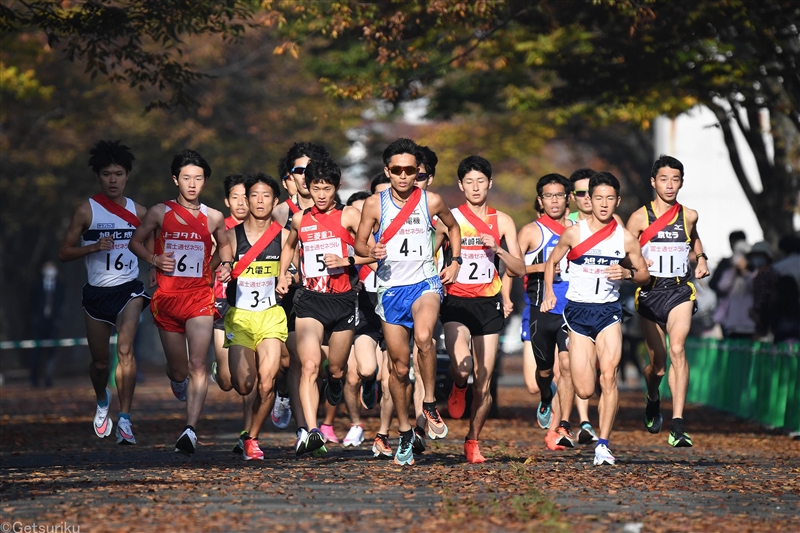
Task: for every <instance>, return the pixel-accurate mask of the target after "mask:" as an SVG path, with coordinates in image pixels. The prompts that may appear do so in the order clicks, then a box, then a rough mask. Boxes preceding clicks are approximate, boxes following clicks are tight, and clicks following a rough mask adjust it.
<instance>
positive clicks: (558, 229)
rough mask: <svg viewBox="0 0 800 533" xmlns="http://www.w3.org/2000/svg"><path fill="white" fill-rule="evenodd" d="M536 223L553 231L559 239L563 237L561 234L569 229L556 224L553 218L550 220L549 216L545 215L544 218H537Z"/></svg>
mask: <svg viewBox="0 0 800 533" xmlns="http://www.w3.org/2000/svg"><path fill="white" fill-rule="evenodd" d="M536 222H538V223H539V224H541V225H542V226H544V227H545V228H547V229H549V230H550V231H552V232H553V233H555V234H556V235H558V236H559V237H561V234H562V233H564V230H565V229H567V228H565V227H564V226H562V225H561V224H560V223H559V222H556V221H555V220H553V219H552V218H550V217H549V216H547V215H544V216H541V217H539V218H537V219H536Z"/></svg>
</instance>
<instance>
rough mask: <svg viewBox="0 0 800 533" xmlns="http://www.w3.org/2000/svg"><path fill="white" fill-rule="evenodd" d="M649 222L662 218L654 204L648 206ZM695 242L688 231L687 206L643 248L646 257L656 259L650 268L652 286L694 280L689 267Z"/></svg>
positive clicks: (674, 284) (665, 285)
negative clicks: (691, 248)
mask: <svg viewBox="0 0 800 533" xmlns="http://www.w3.org/2000/svg"><path fill="white" fill-rule="evenodd" d="M644 208H645V210H646V211H647V225H648V226H649V225H651V224H652V223H653V222H655V221H656V219H657V218H658V217H657V216H656V213H655V210H654V209H653V204H652V203H651V204H650V205H645V206H644ZM691 242H692V240H691V238H690V237H689V234H688V233H686V208H685V207H683V206H681V210H680V213H678V215H677V216H676V217H675V220H671V221H670V222H669V223H668V224H667V225H666V226H664V228H663V229H662V230H661V231H659V232H658V233H657V234H656V235H655V236H654V237H653V238H652V239H650V241H649V242H647V243H645V245H644V246H643V247H642V256H644V258H645V260H647V259H649V260H650V261H652V262H653V264H652V265H650V267H649V268H648V271H649V272H650V283H649V285H648V288H650V289H654V288H668V287H675V286H677V285H682V284H685V283H686V282H687V281H691V280H692V275H693V273H692V269H691V268H689V245H690V243H691Z"/></svg>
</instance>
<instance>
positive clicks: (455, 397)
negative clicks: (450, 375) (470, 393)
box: [447, 383, 468, 419]
mask: <svg viewBox="0 0 800 533" xmlns="http://www.w3.org/2000/svg"><path fill="white" fill-rule="evenodd" d="M467 386H468V385H465V386H464V388H463V389H462V388H461V387H459V386H457V385H456V384H455V383H453V388H452V389H450V395H449V396H448V397H447V412H448V414H449V415H450V418H455V419H458V418H461V417H462V416H464V411H466V410H467Z"/></svg>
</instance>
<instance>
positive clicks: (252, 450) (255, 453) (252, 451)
mask: <svg viewBox="0 0 800 533" xmlns="http://www.w3.org/2000/svg"><path fill="white" fill-rule="evenodd" d="M242 457H244V460H245V461H252V460H254V459H255V460H256V461H261V460H263V459H264V452H262V451H261V448H259V447H258V439H253V438H250V439H246V440H245V441H244V449H243V450H242Z"/></svg>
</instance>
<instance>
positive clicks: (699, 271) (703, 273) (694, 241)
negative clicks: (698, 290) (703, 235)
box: [686, 208, 710, 279]
mask: <svg viewBox="0 0 800 533" xmlns="http://www.w3.org/2000/svg"><path fill="white" fill-rule="evenodd" d="M686 211H687V213H686V215H687V218H688V220H687V222H688V223H689V224H690V225H691V226H692V231H691V233H690V234H689V238H690V239H691V244H690V246H691V249H692V251H693V252H694V255H695V257H696V259H697V266H696V267H695V269H694V277H695V278H697V279H703V278H705V277H707V276H708V275H709V274H710V272H709V271H708V259H706V256H705V253H703V242H702V241H701V240H700V235H699V234H698V233H697V221H698V220H699V219H700V215H698V214H697V211H695V210H694V209H688V208H687V209H686ZM701 254H702V255H703V257H698V256H699V255H701Z"/></svg>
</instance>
